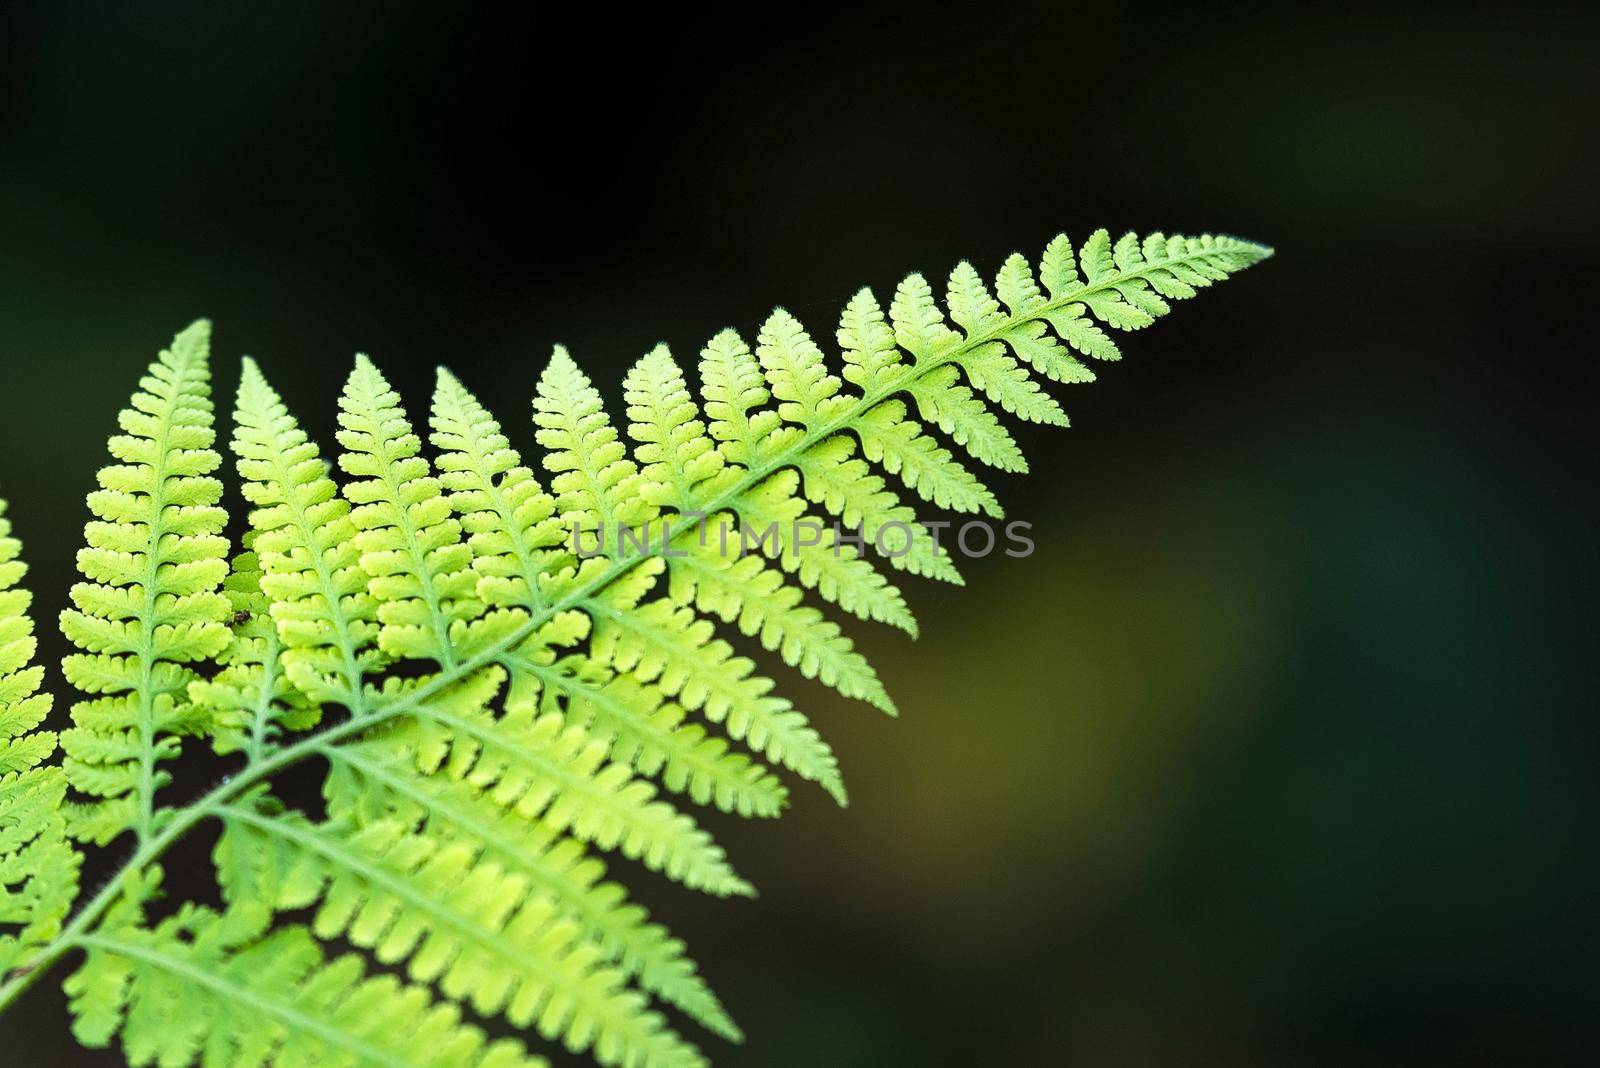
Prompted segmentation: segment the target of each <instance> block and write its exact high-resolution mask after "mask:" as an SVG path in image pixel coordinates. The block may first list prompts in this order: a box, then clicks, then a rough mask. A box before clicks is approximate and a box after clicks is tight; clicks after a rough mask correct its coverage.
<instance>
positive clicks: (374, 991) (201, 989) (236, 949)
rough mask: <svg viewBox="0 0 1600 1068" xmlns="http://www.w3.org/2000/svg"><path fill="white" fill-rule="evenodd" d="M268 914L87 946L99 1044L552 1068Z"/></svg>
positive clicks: (212, 1064)
mask: <svg viewBox="0 0 1600 1068" xmlns="http://www.w3.org/2000/svg"><path fill="white" fill-rule="evenodd" d="M265 918H266V913H265V911H264V910H263V909H261V908H259V907H246V908H241V909H237V910H233V911H230V912H227V913H222V914H219V913H216V912H214V911H212V910H210V909H205V908H198V907H195V906H193V905H186V906H184V907H183V908H182V909H181V910H180V911H179V912H178V914H177V915H175V916H173V917H172V918H170V919H168V920H165V921H163V922H162V923H160V924H159V925H157V926H156V927H154V928H146V927H143V926H136V925H132V924H129V925H121V926H114V927H112V928H110V929H109V930H105V931H102V932H100V933H97V934H95V935H93V936H90V937H88V938H86V939H85V940H84V941H85V946H86V948H87V950H88V959H87V960H86V961H85V962H84V964H83V966H82V967H81V968H80V969H79V970H78V971H77V972H75V973H73V975H72V976H71V977H70V978H69V979H68V980H67V984H66V987H67V993H68V995H69V996H70V997H71V998H72V1008H73V1012H74V1016H75V1018H76V1019H75V1026H74V1033H75V1034H76V1035H77V1036H78V1040H79V1041H80V1042H82V1043H83V1044H84V1045H86V1046H90V1047H101V1046H105V1045H107V1044H109V1042H110V1040H111V1039H112V1038H113V1037H114V1036H116V1035H117V1034H118V1033H119V1032H120V1034H121V1037H122V1048H123V1050H124V1051H125V1052H126V1054H127V1057H128V1061H129V1063H130V1064H132V1065H134V1066H135V1068H142V1066H144V1065H148V1064H159V1065H161V1066H162V1068H187V1066H189V1065H201V1066H202V1068H335V1066H337V1068H368V1066H372V1068H543V1066H544V1065H545V1062H544V1061H543V1060H542V1059H540V1058H537V1057H530V1056H529V1055H528V1054H527V1052H526V1051H525V1050H524V1049H523V1047H522V1045H521V1044H520V1043H518V1042H514V1041H510V1040H500V1041H495V1042H491V1041H489V1040H488V1038H487V1037H486V1036H485V1035H484V1034H483V1032H482V1031H480V1030H478V1029H477V1028H475V1027H472V1026H471V1025H468V1024H464V1023H462V1022H461V1012H460V1010H459V1009H458V1008H456V1007H455V1006H454V1005H452V1004H449V1003H439V1002H435V1001H433V1000H432V999H431V998H430V997H429V996H428V994H427V992H426V991H424V990H423V989H421V988H419V987H415V986H406V985H403V984H402V983H400V982H398V981H396V980H395V979H394V977H393V976H388V975H382V976H376V977H372V978H368V977H366V976H365V974H364V973H365V969H364V968H363V966H362V963H361V961H360V959H359V958H358V957H356V956H354V955H346V956H342V957H339V958H338V959H336V960H333V961H327V960H326V959H324V957H323V955H322V951H321V950H320V949H319V948H318V946H317V944H316V942H315V941H314V940H313V939H312V937H311V935H310V934H309V933H308V932H307V931H306V930H305V929H304V928H301V927H294V926H290V927H284V928H281V929H279V930H276V931H273V932H272V933H270V934H266V935H265V936H263V934H262V932H263V930H264V927H265Z"/></svg>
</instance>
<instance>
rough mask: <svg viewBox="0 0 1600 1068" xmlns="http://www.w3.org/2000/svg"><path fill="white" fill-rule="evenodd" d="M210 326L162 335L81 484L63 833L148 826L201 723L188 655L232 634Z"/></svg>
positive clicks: (107, 833) (105, 837)
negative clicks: (173, 767) (103, 459)
mask: <svg viewBox="0 0 1600 1068" xmlns="http://www.w3.org/2000/svg"><path fill="white" fill-rule="evenodd" d="M210 337H211V324H209V323H207V322H205V321H204V320H202V321H200V322H198V323H195V324H194V325H193V326H191V327H189V328H188V329H187V330H185V331H183V332H182V333H181V334H179V335H178V336H177V337H176V338H174V339H173V342H172V347H171V348H169V349H167V350H166V351H165V352H163V353H162V354H161V356H160V357H159V358H158V359H157V360H156V362H155V363H153V364H151V365H150V370H149V372H148V373H147V374H146V376H145V378H144V379H143V380H141V381H140V383H139V388H140V392H138V393H135V394H134V396H133V404H132V406H131V407H129V408H126V409H124V410H123V412H122V414H121V416H120V417H119V418H118V422H119V423H120V424H121V426H122V430H123V433H121V434H119V435H117V436H115V437H113V438H112V439H111V442H110V448H111V455H112V456H113V458H115V459H116V460H118V461H120V463H118V464H116V465H113V466H111V467H106V468H103V469H102V470H101V471H100V476H99V478H100V490H99V492H97V493H92V494H90V495H89V508H90V510H91V511H93V512H94V514H95V515H96V516H97V517H98V518H97V520H95V521H93V522H90V523H89V524H88V526H87V527H85V534H86V536H87V539H88V547H87V548H85V549H83V550H82V551H81V552H79V554H78V570H79V571H80V572H81V573H82V574H83V576H84V578H85V579H86V580H87V581H84V582H80V583H78V584H77V585H75V586H73V587H72V600H73V603H74V605H75V606H76V607H74V608H70V609H68V610H67V611H65V612H63V613H62V614H61V630H62V633H63V634H65V635H66V637H67V639H68V640H69V641H71V642H72V643H73V644H74V645H76V646H77V647H78V648H79V649H82V650H83V652H82V653H80V654H75V655H72V656H69V657H67V658H66V659H65V660H64V661H62V665H61V666H62V670H63V672H65V674H66V676H67V680H68V681H69V682H71V683H72V684H73V685H75V686H76V687H78V688H79V689H80V690H84V691H87V692H89V693H91V694H96V695H98V696H95V697H90V698H86V699H84V700H82V701H79V702H78V703H77V704H76V705H74V706H73V709H72V719H73V723H74V724H75V726H74V727H73V728H72V729H71V730H68V731H66V732H65V733H64V734H63V735H62V738H61V745H62V749H63V750H64V751H65V753H66V764H65V766H66V771H67V780H68V782H69V783H70V784H71V785H72V787H73V788H74V789H75V790H77V791H78V792H79V793H80V794H84V795H87V796H88V797H90V798H92V799H93V800H90V801H89V802H87V803H85V804H83V805H81V806H75V807H74V809H73V810H72V813H71V817H72V818H71V820H70V823H71V826H72V827H73V832H74V834H76V835H77V836H78V837H80V838H84V839H87V840H89V841H93V842H97V843H100V844H104V843H105V842H107V841H109V840H110V839H112V838H114V837H116V836H117V835H118V834H120V833H122V832H123V831H126V830H132V831H134V832H135V833H137V834H138V836H139V837H140V839H141V840H142V839H145V838H148V837H149V836H150V835H151V833H152V832H153V830H154V825H155V822H156V811H155V804H154V801H155V793H156V791H157V790H158V789H159V788H160V787H162V786H164V785H166V784H167V782H169V781H170V780H171V776H170V775H169V774H168V773H167V772H166V771H163V770H161V769H160V768H159V765H160V764H162V763H165V762H167V761H169V760H172V759H173V758H175V757H176V756H177V754H178V748H179V742H178V738H179V736H181V735H185V734H197V733H201V732H203V731H205V730H206V729H207V728H208V726H209V725H208V724H207V723H206V717H205V716H204V714H203V712H204V710H203V709H201V708H199V707H198V706H196V705H194V704H193V703H192V702H190V701H189V699H188V693H187V690H188V686H189V683H190V682H191V681H192V680H194V679H195V678H197V675H196V673H195V671H194V669H193V668H192V667H190V666H189V665H191V664H194V663H198V662H203V661H205V660H208V659H210V658H211V657H214V656H216V655H217V654H218V653H220V652H221V651H222V650H223V649H224V648H226V646H227V645H228V643H229V640H230V635H229V632H228V628H227V625H226V624H225V622H224V620H226V619H227V618H228V615H229V607H228V601H227V598H225V597H224V596H223V595H222V594H220V593H219V592H217V588H218V587H219V586H220V585H221V584H222V580H223V578H224V576H225V575H226V574H227V570H228V568H227V563H226V560H227V547H228V543H227V540H226V539H225V538H223V537H222V529H223V526H224V525H225V524H226V522H227V513H226V512H225V511H224V510H223V509H222V508H220V507H218V506H217V502H218V500H220V499H221V496H222V483H221V482H219V481H218V480H217V479H216V478H214V477H211V472H212V471H214V470H215V469H216V468H217V467H218V465H220V464H221V462H222V460H221V457H219V456H218V455H217V454H216V452H215V451H213V450H212V448H211V445H212V442H213V441H214V440H215V437H216V435H215V432H214V431H213V429H212V425H211V389H210V371H209V368H208V356H209V351H210Z"/></svg>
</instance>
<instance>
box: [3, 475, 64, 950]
mask: <svg viewBox="0 0 1600 1068" xmlns="http://www.w3.org/2000/svg"><path fill="white" fill-rule="evenodd" d="M5 513H6V502H5V501H3V500H0V977H4V976H5V975H6V974H8V973H9V972H11V971H12V970H13V969H17V970H24V969H27V968H29V967H30V966H31V963H32V958H33V956H34V955H35V954H36V953H37V952H38V951H39V949H40V948H41V947H43V946H46V945H48V944H49V943H50V941H51V940H52V939H53V938H55V937H56V936H57V935H58V934H60V932H61V921H62V920H63V919H64V918H65V917H66V915H67V911H68V910H69V909H70V908H71V907H72V902H73V899H74V898H75V897H76V896H77V892H78V867H79V864H80V862H81V858H80V857H79V856H78V854H77V852H76V851H75V850H74V849H73V848H72V846H71V845H70V844H69V843H68V841H67V827H66V821H65V820H64V819H63V818H62V812H61V809H62V803H63V801H64V799H65V797H66V790H67V782H66V777H65V775H64V774H63V772H62V770H61V768H59V767H55V766H50V765H46V764H45V761H47V760H49V759H50V757H51V756H53V755H54V754H55V751H56V735H55V732H53V731H48V730H39V729H38V728H39V726H40V725H41V724H42V723H44V721H45V717H46V716H47V715H48V714H49V712H50V704H51V700H50V695H49V694H48V693H40V692H39V684H40V682H41V681H42V680H43V678H44V669H42V668H39V667H35V666H31V662H32V660H33V654H34V651H35V648H36V646H37V641H36V639H35V638H34V635H33V620H32V619H31V618H29V616H28V605H29V603H30V601H31V597H30V595H29V593H28V591H27V590H25V589H22V588H21V587H19V586H18V585H17V583H19V582H20V581H21V580H22V577H23V575H24V574H25V573H26V571H27V568H26V566H25V565H24V564H23V562H22V560H21V559H20V558H19V556H20V553H21V551H22V544H21V542H19V541H18V540H17V539H16V538H14V537H12V535H11V520H9V519H7V518H6V514H5Z"/></svg>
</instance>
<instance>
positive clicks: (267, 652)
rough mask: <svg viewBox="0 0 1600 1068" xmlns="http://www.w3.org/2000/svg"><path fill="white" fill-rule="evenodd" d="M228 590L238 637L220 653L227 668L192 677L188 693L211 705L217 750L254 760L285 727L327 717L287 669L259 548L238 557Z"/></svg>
mask: <svg viewBox="0 0 1600 1068" xmlns="http://www.w3.org/2000/svg"><path fill="white" fill-rule="evenodd" d="M249 540H253V539H247V542H248V541H249ZM223 593H224V594H225V595H226V596H227V598H228V603H229V605H230V606H231V607H232V608H233V641H232V642H231V643H230V644H229V646H228V647H227V648H226V649H225V650H223V651H222V653H220V654H218V656H217V663H218V664H220V665H222V670H221V671H219V672H217V674H216V675H214V676H212V677H211V678H210V679H197V680H196V681H194V682H191V683H190V684H189V697H190V699H191V700H193V701H194V703H195V704H197V705H199V706H201V707H203V708H205V709H206V710H207V713H208V714H209V716H210V720H211V734H212V741H213V744H214V746H215V747H216V750H217V752H219V753H222V754H228V753H236V752H244V753H246V754H247V755H248V756H249V757H250V759H251V760H252V761H254V760H259V759H260V758H261V757H262V756H263V755H265V753H266V751H267V749H268V748H269V747H270V746H271V745H272V744H273V743H274V742H275V741H276V740H277V739H278V738H279V737H281V736H282V734H283V732H285V731H307V730H310V729H311V728H313V727H315V726H316V725H317V724H318V723H320V722H321V721H322V709H321V707H320V706H318V705H316V704H313V703H311V701H310V700H308V699H307V698H306V696H305V695H304V694H303V693H301V692H300V691H299V690H298V689H296V688H295V686H294V684H293V683H291V682H290V681H289V677H288V675H287V674H285V673H284V670H283V642H282V640H280V639H279V637H278V628H277V626H276V625H275V624H274V623H273V621H272V616H271V604H270V602H269V601H268V599H267V595H266V594H265V593H263V592H262V590H261V565H260V561H259V560H258V559H257V557H256V554H255V553H253V552H248V551H247V552H242V553H240V554H239V555H238V556H236V557H234V559H233V564H232V566H231V568H230V569H229V572H228V577H227V579H226V580H225V581H224V582H223Z"/></svg>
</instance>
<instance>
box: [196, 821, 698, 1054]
mask: <svg viewBox="0 0 1600 1068" xmlns="http://www.w3.org/2000/svg"><path fill="white" fill-rule="evenodd" d="M221 817H222V820H223V823H224V826H225V827H226V831H225V832H224V836H223V839H222V841H221V843H220V844H219V845H218V847H217V852H218V858H219V859H218V878H219V881H220V882H221V884H222V889H223V894H224V897H225V898H227V899H228V900H230V901H238V902H240V903H266V904H270V905H272V906H274V907H276V908H279V909H298V908H304V907H307V906H310V905H313V904H317V905H318V910H317V914H316V918H315V919H314V920H313V922H312V930H313V931H314V932H315V933H316V935H317V936H318V937H319V938H323V939H329V938H338V937H343V938H348V939H349V940H350V941H351V942H352V943H354V944H355V945H357V946H359V947H361V948H363V949H369V950H371V951H372V952H373V953H374V955H375V956H376V957H377V958H378V959H379V960H380V961H383V962H385V963H399V962H405V963H406V966H407V969H408V971H409V973H410V975H411V977H412V978H413V979H414V980H417V981H419V982H424V983H433V984H437V986H438V987H439V990H440V992H441V993H442V994H443V995H444V996H445V997H447V998H449V999H451V1000H459V1001H464V1002H467V1003H469V1004H470V1005H471V1006H472V1007H473V1009H474V1010H476V1011H477V1012H479V1013H483V1014H487V1015H500V1014H503V1015H505V1017H506V1018H507V1019H508V1020H510V1021H511V1022H512V1023H514V1024H516V1025H517V1026H519V1027H536V1028H537V1029H538V1030H539V1032H540V1033H541V1034H543V1035H544V1036H545V1037H547V1038H555V1039H560V1040H561V1041H563V1042H564V1043H565V1044H566V1046H567V1048H569V1049H571V1050H573V1051H574V1052H583V1051H584V1050H586V1049H589V1048H590V1047H591V1046H593V1047H594V1050H595V1057H596V1059H597V1060H599V1061H600V1063H601V1064H604V1065H614V1064H653V1065H661V1066H663V1068H677V1066H682V1068H689V1066H695V1065H701V1064H704V1063H705V1062H704V1060H703V1058H702V1057H701V1056H700V1054H699V1052H698V1051H697V1050H695V1049H694V1048H693V1047H692V1046H689V1045H688V1044H687V1043H685V1042H683V1040H682V1039H680V1038H678V1037H677V1036H676V1035H675V1034H673V1033H672V1031H671V1030H670V1028H668V1027H667V1026H666V1023H665V1021H664V1019H663V1018H662V1017H660V1016H659V1015H657V1014H655V1013H652V1012H648V1011H642V1010H643V1006H644V999H643V998H642V997H640V995H638V994H637V993H634V992H632V991H630V990H629V989H628V988H627V987H626V985H625V977H624V975H623V973H622V972H620V971H618V970H616V969H614V968H611V967H608V966H606V965H604V964H600V963H598V962H599V961H601V960H602V959H603V958H604V951H603V950H601V949H600V948H599V947H597V946H595V945H594V944H593V943H592V942H590V941H588V940H587V939H586V938H585V936H584V934H583V931H582V928H581V927H580V926H579V925H578V924H576V923H574V922H572V921H571V920H569V919H566V918H564V917H563V916H562V914H561V912H560V911H559V910H558V909H557V908H556V907H555V906H554V904H553V903H552V902H551V901H550V899H549V898H547V897H544V896H542V895H536V894H531V893H530V892H529V891H530V886H529V884H528V882H527V880H526V879H524V878H523V877H521V876H520V875H517V874H514V873H511V872H507V871H506V870H505V869H503V868H501V867H500V866H499V865H498V864H496V863H495V862H493V861H489V860H484V859H480V858H479V857H478V855H477V854H476V852H475V850H474V849H473V848H472V847H471V846H470V845H469V844H467V843H465V842H461V841H459V840H450V839H439V838H433V837H431V836H429V835H426V834H418V833H414V832H408V831H407V830H406V829H405V828H404V826H403V825H401V824H397V823H374V824H368V825H367V826H364V827H360V828H355V829H351V828H345V827H340V826H338V825H335V824H325V823H324V824H319V823H313V822H312V821H310V820H308V819H306V818H304V817H302V816H299V815H297V814H292V813H291V814H283V815H270V814H267V813H264V812H262V811H259V810H258V809H256V808H255V807H251V806H246V805H234V806H230V807H228V808H226V809H224V810H223V811H222V813H221Z"/></svg>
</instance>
